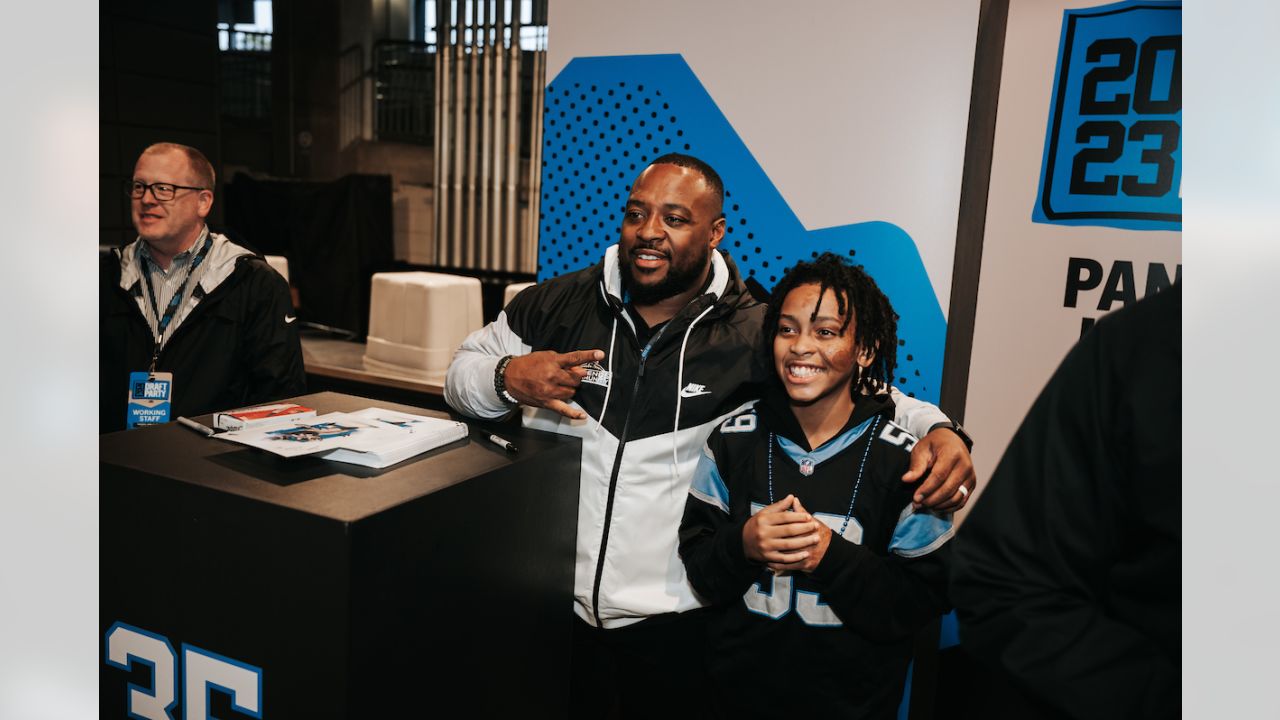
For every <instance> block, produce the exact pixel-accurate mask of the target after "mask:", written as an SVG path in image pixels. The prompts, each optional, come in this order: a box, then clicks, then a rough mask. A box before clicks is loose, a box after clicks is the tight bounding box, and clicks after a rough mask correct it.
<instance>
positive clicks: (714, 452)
mask: <svg viewBox="0 0 1280 720" xmlns="http://www.w3.org/2000/svg"><path fill="white" fill-rule="evenodd" d="M719 440H720V436H719V434H718V433H712V435H711V437H710V438H708V439H707V449H706V451H705V452H704V454H703V457H701V458H700V459H699V461H698V469H697V470H696V471H695V475H694V480H693V492H691V493H690V495H689V499H688V500H687V501H686V502H685V507H684V517H683V518H682V519H681V521H680V546H679V552H680V559H681V560H682V561H683V562H684V568H685V573H686V575H687V576H688V578H689V584H690V585H692V586H693V589H694V590H695V591H697V593H698V594H699V595H701V596H702V597H703V599H705V600H707V601H709V602H711V603H713V604H716V605H723V604H727V603H731V602H734V601H736V600H739V599H741V597H742V594H743V593H745V592H746V591H747V588H749V587H751V583H753V582H755V581H756V579H757V578H758V577H759V575H760V570H761V567H762V566H761V565H759V564H758V563H755V562H752V561H750V560H748V559H747V557H746V554H745V552H744V550H743V547H742V528H743V526H744V525H745V524H746V520H747V519H746V517H745V516H744V517H742V518H741V519H739V520H734V519H733V518H732V517H731V516H730V514H729V513H728V512H725V510H724V508H722V507H721V506H720V505H718V504H716V503H714V502H711V501H710V496H716V497H719V498H720V499H721V501H723V502H724V503H725V505H727V506H730V507H732V503H733V502H734V501H735V497H734V496H733V490H732V487H733V485H732V479H733V477H734V475H735V474H734V473H733V472H729V473H728V477H727V478H726V479H725V480H721V474H720V469H719V467H718V466H717V464H716V460H715V458H717V457H719V458H724V457H725V455H724V445H723V443H721V442H719ZM700 495H701V496H700ZM736 500H737V502H739V503H740V504H744V505H745V502H743V498H741V497H739V498H736Z"/></svg>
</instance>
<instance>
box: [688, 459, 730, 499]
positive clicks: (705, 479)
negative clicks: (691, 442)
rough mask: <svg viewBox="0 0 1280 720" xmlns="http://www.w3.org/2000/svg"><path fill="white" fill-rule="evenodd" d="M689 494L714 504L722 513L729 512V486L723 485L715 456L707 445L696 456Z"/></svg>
mask: <svg viewBox="0 0 1280 720" xmlns="http://www.w3.org/2000/svg"><path fill="white" fill-rule="evenodd" d="M689 494H690V495H692V496H694V497H696V498H698V499H699V500H701V501H702V502H704V503H707V504H708V505H715V506H716V507H718V508H720V511H721V512H723V513H724V514H726V515H728V514H729V488H727V487H725V484H724V480H723V479H721V477H720V468H718V467H716V461H715V457H714V456H712V454H711V449H710V448H708V447H705V446H704V447H703V448H702V455H701V456H699V457H698V467H697V469H695V470H694V471H693V484H692V485H690V486H689Z"/></svg>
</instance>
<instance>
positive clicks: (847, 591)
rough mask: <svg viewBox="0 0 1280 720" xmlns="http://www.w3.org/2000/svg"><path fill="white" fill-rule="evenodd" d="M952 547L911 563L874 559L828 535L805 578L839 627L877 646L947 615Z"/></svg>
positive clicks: (896, 558)
mask: <svg viewBox="0 0 1280 720" xmlns="http://www.w3.org/2000/svg"><path fill="white" fill-rule="evenodd" d="M950 558H951V544H950V543H949V542H946V543H943V544H942V545H941V546H940V547H938V548H937V549H935V550H933V551H932V552H930V553H928V554H926V555H923V556H920V557H915V558H905V557H900V556H898V555H896V554H893V553H890V554H889V555H887V556H882V555H877V554H876V553H874V552H872V551H871V550H868V549H867V548H866V547H863V546H862V545H858V544H855V543H852V542H849V541H848V540H845V539H844V538H842V537H840V536H838V535H836V534H835V533H832V534H831V544H830V545H829V546H828V547H827V552H826V554H825V555H823V557H822V561H821V562H819V563H818V566H817V567H816V568H814V569H813V572H812V573H810V575H809V577H810V578H811V579H812V580H813V581H814V582H816V583H818V584H819V585H820V586H821V587H822V591H821V592H822V598H823V600H824V601H825V602H826V603H827V604H828V605H830V606H831V608H832V609H833V610H835V612H836V615H838V616H839V617H840V620H841V621H842V622H844V624H845V625H846V626H848V627H850V628H852V629H853V630H854V631H856V632H857V633H858V634H860V635H862V636H863V637H866V638H868V639H870V640H874V641H878V642H893V641H897V640H903V639H906V638H910V637H912V636H913V635H915V633H916V631H918V630H919V629H920V628H921V627H923V626H924V625H925V624H926V623H928V622H929V621H930V620H933V619H934V618H937V617H938V616H939V615H942V614H944V613H945V612H947V611H948V610H949V609H950V603H949V601H948V599H947V574H948V568H949V563H950Z"/></svg>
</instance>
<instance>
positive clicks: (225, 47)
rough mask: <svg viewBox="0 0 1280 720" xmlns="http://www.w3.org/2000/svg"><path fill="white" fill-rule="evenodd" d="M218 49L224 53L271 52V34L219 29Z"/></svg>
mask: <svg viewBox="0 0 1280 720" xmlns="http://www.w3.org/2000/svg"><path fill="white" fill-rule="evenodd" d="M218 48H219V49H220V50H222V51H223V52H260V53H269V52H271V33H263V32H248V31H247V30H231V29H228V28H224V27H220V28H218Z"/></svg>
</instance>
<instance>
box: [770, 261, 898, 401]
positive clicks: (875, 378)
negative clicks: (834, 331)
mask: <svg viewBox="0 0 1280 720" xmlns="http://www.w3.org/2000/svg"><path fill="white" fill-rule="evenodd" d="M809 284H815V285H818V287H819V290H818V298H819V300H818V307H815V308H814V309H813V315H811V316H810V318H809V319H810V320H813V319H815V318H817V316H818V310H819V308H820V307H821V304H822V298H823V297H824V296H825V295H826V292H827V290H828V289H830V290H832V291H833V292H834V294H835V297H836V310H838V311H839V314H841V315H843V316H844V324H843V325H841V326H840V331H841V332H844V331H845V329H847V328H848V327H849V323H850V322H851V321H853V320H855V319H856V320H857V323H856V324H855V329H854V336H853V344H854V348H855V349H858V348H866V349H868V350H871V351H872V352H873V353H874V358H873V359H872V361H871V365H870V366H869V367H867V368H866V370H865V371H863V370H862V369H861V366H859V372H858V374H857V376H856V377H855V378H854V380H853V382H852V383H851V384H850V387H849V390H850V392H851V393H852V394H853V395H854V396H855V397H857V396H858V395H874V394H876V393H878V392H888V391H889V385H890V384H891V383H892V382H893V370H894V368H895V367H896V366H897V363H898V314H897V313H896V312H894V311H893V305H892V304H890V303H889V298H887V297H885V294H884V293H883V292H881V291H880V287H879V286H878V285H876V281H875V280H872V279H871V276H870V275H868V274H867V272H866V270H864V269H863V267H862V266H861V265H854V264H852V263H850V262H849V260H848V259H846V258H844V257H841V256H839V255H836V254H835V253H831V252H824V253H822V254H821V255H819V256H817V257H816V258H814V259H813V260H812V261H809V262H799V263H796V265H795V267H793V268H791V269H790V270H788V271H787V273H786V274H785V275H783V276H782V279H781V280H779V281H778V284H777V285H775V286H774V288H773V294H772V296H771V298H770V301H769V309H768V311H767V312H766V313H765V316H764V330H765V335H764V337H765V347H766V350H767V352H768V353H769V356H772V354H773V338H774V336H775V335H777V333H778V316H779V315H780V314H781V312H782V301H783V300H785V299H786V297H787V293H789V292H791V291H792V290H794V289H796V288H797V287H800V286H801V285H809Z"/></svg>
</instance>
